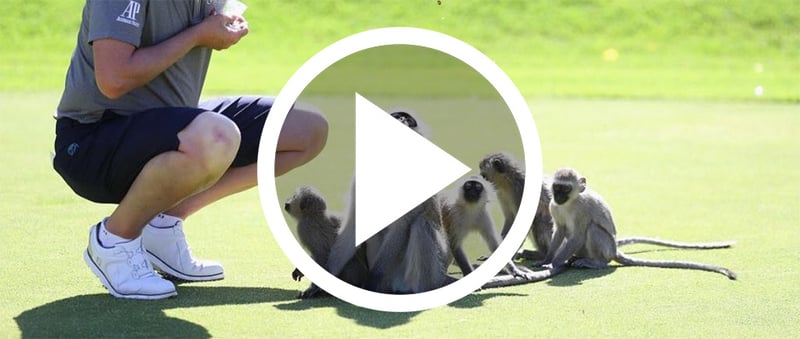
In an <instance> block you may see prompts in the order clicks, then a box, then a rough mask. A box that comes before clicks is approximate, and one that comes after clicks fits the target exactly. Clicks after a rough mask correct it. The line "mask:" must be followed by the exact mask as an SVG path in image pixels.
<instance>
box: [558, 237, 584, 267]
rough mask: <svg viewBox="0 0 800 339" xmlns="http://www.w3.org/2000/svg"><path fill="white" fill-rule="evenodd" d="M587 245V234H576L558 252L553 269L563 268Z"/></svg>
mask: <svg viewBox="0 0 800 339" xmlns="http://www.w3.org/2000/svg"><path fill="white" fill-rule="evenodd" d="M585 244H586V234H583V233H582V232H576V234H574V235H573V236H572V237H571V238H569V239H567V242H566V243H565V244H564V246H562V248H560V249H559V251H558V252H556V254H555V257H554V258H553V262H552V264H553V267H561V266H566V265H567V260H569V259H570V258H572V256H573V255H575V253H577V252H578V250H580V249H581V248H583V247H584V245H585Z"/></svg>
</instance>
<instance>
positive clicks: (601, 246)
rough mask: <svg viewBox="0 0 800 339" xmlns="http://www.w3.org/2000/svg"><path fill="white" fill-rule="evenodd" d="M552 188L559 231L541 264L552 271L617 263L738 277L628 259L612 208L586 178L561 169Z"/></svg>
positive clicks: (715, 269)
mask: <svg viewBox="0 0 800 339" xmlns="http://www.w3.org/2000/svg"><path fill="white" fill-rule="evenodd" d="M552 188H553V201H552V202H551V203H550V213H551V214H552V216H553V220H554V221H555V224H556V228H555V233H554V234H553V239H552V246H550V249H549V250H548V252H547V255H546V256H545V259H544V261H543V262H541V263H540V264H544V265H552V267H553V268H559V267H565V266H571V267H581V268H605V267H607V265H608V263H609V262H610V261H612V260H614V261H617V262H619V263H620V264H622V265H625V266H651V267H664V268H683V269H696V270H704V271H710V272H716V273H720V274H723V275H725V276H727V277H728V278H729V279H732V280H735V279H736V274H735V273H733V272H732V271H730V270H728V269H727V268H724V267H718V266H712V265H707V264H701V263H693V262H683V261H671V260H642V259H636V258H632V257H629V256H627V255H625V254H624V253H622V252H621V251H620V250H618V249H617V241H616V235H617V230H616V227H615V225H614V220H613V217H612V214H611V208H610V207H609V206H608V204H607V203H606V202H605V201H604V200H603V198H602V197H601V196H600V195H599V194H598V193H596V192H594V191H593V190H591V189H589V188H588V187H587V185H586V178H584V177H582V176H581V175H580V174H579V173H578V172H577V171H575V170H574V169H571V168H562V169H559V170H558V171H556V173H555V174H554V175H553V187H552Z"/></svg>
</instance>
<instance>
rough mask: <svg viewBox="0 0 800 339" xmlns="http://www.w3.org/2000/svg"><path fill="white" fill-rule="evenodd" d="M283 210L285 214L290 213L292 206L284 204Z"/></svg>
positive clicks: (287, 203)
mask: <svg viewBox="0 0 800 339" xmlns="http://www.w3.org/2000/svg"><path fill="white" fill-rule="evenodd" d="M283 209H284V210H286V212H291V211H292V204H290V203H289V202H286V203H285V204H283Z"/></svg>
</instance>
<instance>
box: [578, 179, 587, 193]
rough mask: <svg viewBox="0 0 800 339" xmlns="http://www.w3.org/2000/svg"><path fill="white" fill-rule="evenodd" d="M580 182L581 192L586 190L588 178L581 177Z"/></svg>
mask: <svg viewBox="0 0 800 339" xmlns="http://www.w3.org/2000/svg"><path fill="white" fill-rule="evenodd" d="M578 183H579V184H580V185H581V193H583V191H585V190H586V178H584V177H581V178H580V179H578Z"/></svg>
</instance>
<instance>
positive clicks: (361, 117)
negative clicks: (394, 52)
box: [355, 93, 470, 246]
mask: <svg viewBox="0 0 800 339" xmlns="http://www.w3.org/2000/svg"><path fill="white" fill-rule="evenodd" d="M355 100H356V106H355V107H356V206H357V207H356V246H358V245H359V244H361V243H362V242H364V241H366V240H367V239H369V238H370V237H371V236H373V235H375V233H378V232H380V231H381V230H382V229H383V228H385V227H386V226H388V225H389V224H390V223H392V222H393V221H395V220H397V219H398V218H400V217H401V216H403V215H404V214H406V213H407V212H408V211H409V210H411V209H413V208H414V207H416V206H417V205H419V204H420V203H422V202H423V201H425V200H426V199H428V198H430V197H431V196H433V195H434V194H436V193H438V192H439V191H441V190H442V189H443V188H445V187H446V186H447V185H450V184H451V183H452V182H453V181H456V180H457V179H458V178H460V177H461V176H463V175H464V174H466V173H467V172H469V171H470V168H469V167H468V166H467V165H464V164H463V163H461V162H460V161H458V159H456V158H454V157H453V156H451V155H450V154H448V153H447V152H445V151H444V150H442V149H441V148H439V147H438V146H436V145H434V144H433V143H431V142H430V141H428V139H425V138H424V137H422V136H421V135H419V134H417V133H416V132H414V131H413V130H411V129H410V128H408V126H406V125H404V124H402V123H401V122H399V121H397V120H395V119H394V118H393V117H392V116H391V115H389V113H387V112H385V111H383V110H382V109H381V108H380V107H378V106H376V105H375V104H373V103H372V102H370V101H369V100H367V99H365V98H364V97H363V96H361V95H360V94H358V93H356V94H355Z"/></svg>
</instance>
